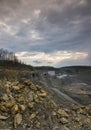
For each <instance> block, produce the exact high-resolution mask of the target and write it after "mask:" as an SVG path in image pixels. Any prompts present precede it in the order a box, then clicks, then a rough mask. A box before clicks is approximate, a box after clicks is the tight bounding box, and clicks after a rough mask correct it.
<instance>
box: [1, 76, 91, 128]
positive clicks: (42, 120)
mask: <svg viewBox="0 0 91 130" xmlns="http://www.w3.org/2000/svg"><path fill="white" fill-rule="evenodd" d="M54 98H55V97H53V94H52V93H49V91H47V89H45V88H44V87H43V86H42V85H39V84H37V83H34V82H32V80H31V79H27V78H22V79H21V80H18V79H17V80H12V81H11V80H3V79H1V80H0V130H14V129H15V130H91V105H87V106H83V105H75V104H71V105H70V106H68V107H65V106H64V105H63V104H61V103H58V102H56V101H55V100H54Z"/></svg>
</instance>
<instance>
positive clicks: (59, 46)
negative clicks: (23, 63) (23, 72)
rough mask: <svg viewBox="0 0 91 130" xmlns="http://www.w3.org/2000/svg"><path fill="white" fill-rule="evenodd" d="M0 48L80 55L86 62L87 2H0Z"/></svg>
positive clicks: (90, 10)
mask: <svg viewBox="0 0 91 130" xmlns="http://www.w3.org/2000/svg"><path fill="white" fill-rule="evenodd" d="M0 47H3V48H7V49H10V50H13V51H14V52H23V51H27V52H29V51H32V52H33V51H34V52H45V53H48V54H50V53H52V52H55V51H56V52H58V51H68V52H69V51H71V52H74V53H75V52H83V51H84V52H86V53H88V54H89V56H88V59H89V60H90V49H91V0H46V1H45V0H0ZM89 60H88V61H89ZM35 61H36V62H35V63H37V60H35ZM66 61H67V60H66ZM66 61H65V63H72V61H71V62H69V61H67V62H66ZM85 61H86V59H85V60H84V62H82V63H85ZM75 62H76V61H74V63H75ZM38 63H41V61H38ZM82 63H81V64H82ZM59 64H60V63H59ZM89 64H90V62H89Z"/></svg>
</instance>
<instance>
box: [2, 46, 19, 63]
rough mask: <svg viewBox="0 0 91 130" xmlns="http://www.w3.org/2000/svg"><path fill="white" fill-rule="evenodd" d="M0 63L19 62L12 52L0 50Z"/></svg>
mask: <svg viewBox="0 0 91 130" xmlns="http://www.w3.org/2000/svg"><path fill="white" fill-rule="evenodd" d="M0 61H12V62H17V63H18V62H19V61H18V59H17V57H16V56H15V54H14V53H13V52H9V51H8V50H5V49H3V48H1V49H0Z"/></svg>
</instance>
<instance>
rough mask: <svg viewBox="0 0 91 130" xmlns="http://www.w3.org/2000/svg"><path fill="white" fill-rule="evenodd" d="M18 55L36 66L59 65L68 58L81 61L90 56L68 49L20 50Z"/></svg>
mask: <svg viewBox="0 0 91 130" xmlns="http://www.w3.org/2000/svg"><path fill="white" fill-rule="evenodd" d="M16 56H17V57H18V58H19V59H21V60H22V61H24V62H26V63H27V64H32V65H34V66H36V64H37V65H39V66H45V65H49V66H51V65H53V66H55V67H56V66H58V67H60V66H59V63H60V64H61V62H64V61H66V60H73V61H76V62H77V61H80V60H82V61H83V60H85V59H86V58H87V57H88V54H87V53H86V52H67V51H56V52H52V53H44V52H18V53H16Z"/></svg>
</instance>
